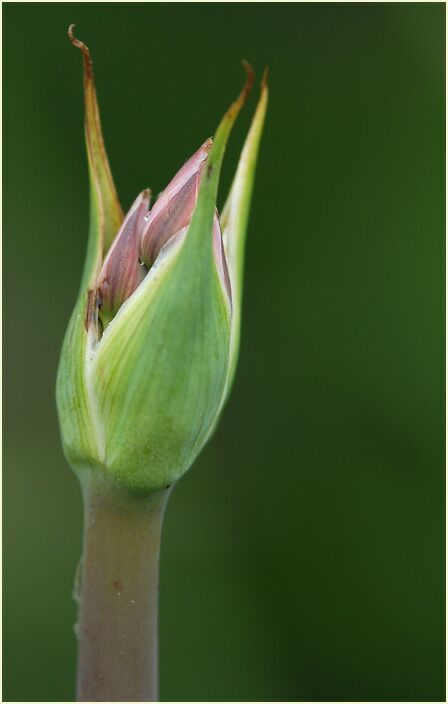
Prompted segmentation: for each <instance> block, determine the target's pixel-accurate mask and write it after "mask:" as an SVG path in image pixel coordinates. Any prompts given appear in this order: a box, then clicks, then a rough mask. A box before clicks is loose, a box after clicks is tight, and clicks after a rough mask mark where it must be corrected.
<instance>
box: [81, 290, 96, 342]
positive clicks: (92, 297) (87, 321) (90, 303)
mask: <svg viewBox="0 0 448 704" xmlns="http://www.w3.org/2000/svg"><path fill="white" fill-rule="evenodd" d="M96 305H97V291H96V289H90V290H89V291H87V301H86V314H85V316H84V327H85V329H86V331H87V332H88V331H89V327H90V325H91V324H92V323H94V322H95V308H96Z"/></svg>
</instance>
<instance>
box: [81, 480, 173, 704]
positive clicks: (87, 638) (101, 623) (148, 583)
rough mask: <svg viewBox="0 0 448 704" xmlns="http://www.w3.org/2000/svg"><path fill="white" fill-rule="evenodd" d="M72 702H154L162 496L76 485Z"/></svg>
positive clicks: (90, 483) (93, 483)
mask: <svg viewBox="0 0 448 704" xmlns="http://www.w3.org/2000/svg"><path fill="white" fill-rule="evenodd" d="M83 495H84V546H83V556H82V582H81V593H80V613H79V626H78V628H79V652H78V673H77V701H100V702H103V701H111V702H115V701H129V702H138V701H157V698H158V615H157V611H158V582H159V552H160V536H161V530H162V522H163V514H164V510H165V506H166V502H167V499H168V495H169V491H167V490H165V491H158V492H152V493H151V494H146V495H145V496H141V495H134V494H130V493H129V492H127V491H126V490H118V489H116V488H112V487H110V486H108V485H105V484H104V483H103V482H98V480H96V481H93V480H92V479H89V480H87V481H85V483H84V485H83Z"/></svg>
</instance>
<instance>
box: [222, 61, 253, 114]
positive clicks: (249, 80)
mask: <svg viewBox="0 0 448 704" xmlns="http://www.w3.org/2000/svg"><path fill="white" fill-rule="evenodd" d="M241 63H242V65H243V67H244V70H245V71H246V83H245V84H244V86H243V90H242V91H241V93H240V94H239V96H238V98H237V99H236V100H235V102H234V103H232V105H231V106H230V108H229V109H228V110H227V113H226V115H227V118H228V119H230V120H234V119H235V118H236V116H237V115H238V113H239V111H240V110H241V108H242V107H243V105H244V103H245V102H246V99H247V96H248V95H249V93H250V90H251V88H252V86H253V84H254V69H253V68H252V66H251V64H250V63H249V62H248V61H246V59H243V60H242V61H241Z"/></svg>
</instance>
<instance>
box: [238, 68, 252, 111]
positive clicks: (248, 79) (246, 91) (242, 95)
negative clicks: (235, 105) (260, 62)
mask: <svg viewBox="0 0 448 704" xmlns="http://www.w3.org/2000/svg"><path fill="white" fill-rule="evenodd" d="M241 63H242V65H243V68H244V70H245V71H246V83H245V85H244V88H243V90H242V91H241V93H240V96H239V98H238V99H239V100H243V101H244V100H246V98H247V96H248V95H249V93H250V91H251V89H252V86H253V84H254V76H255V72H254V69H253V67H252V65H251V64H250V63H249V62H248V61H246V59H242V60H241Z"/></svg>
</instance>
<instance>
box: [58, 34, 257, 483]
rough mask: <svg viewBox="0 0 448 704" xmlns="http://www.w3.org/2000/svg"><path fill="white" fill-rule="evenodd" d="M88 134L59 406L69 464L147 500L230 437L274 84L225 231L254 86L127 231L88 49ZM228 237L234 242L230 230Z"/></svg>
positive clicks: (252, 135) (136, 210)
mask: <svg viewBox="0 0 448 704" xmlns="http://www.w3.org/2000/svg"><path fill="white" fill-rule="evenodd" d="M69 35H70V38H71V41H72V43H73V44H74V45H75V46H77V47H79V48H80V49H81V50H82V52H83V56H84V92H85V106H86V119H85V132H86V144H87V155H88V163H89V176H90V185H91V216H90V232H89V243H88V249H87V258H86V264H85V269H84V275H83V279H82V283H81V289H80V293H79V297H78V301H77V303H76V306H75V310H74V312H73V314H72V317H71V320H70V323H69V326H68V330H67V333H66V336H65V340H64V344H63V349H62V354H61V360H60V365H59V371H58V378H57V404H58V413H59V421H60V426H61V434H62V441H63V446H64V450H65V454H66V457H67V459H68V461H69V463H70V464H71V465H72V467H73V468H74V469H75V471H77V472H78V473H79V474H81V475H82V473H83V472H86V471H95V472H98V473H102V474H103V475H104V476H107V477H109V478H110V479H111V480H112V481H114V482H115V483H117V484H121V485H123V486H126V487H128V488H130V489H138V490H144V491H150V490H156V489H161V488H164V487H166V486H168V485H170V484H172V483H173V482H175V481H176V480H177V479H179V478H180V477H181V476H182V475H183V474H184V473H185V472H186V471H187V470H188V468H189V467H190V466H191V464H192V463H193V461H194V460H195V458H196V456H197V455H198V453H199V452H200V450H201V449H202V447H203V446H204V444H205V442H206V441H207V439H208V438H209V436H210V434H211V432H212V431H213V428H214V427H215V425H216V422H217V419H218V416H219V413H220V411H221V409H222V406H223V404H224V401H225V398H226V396H227V394H228V390H229V388H230V384H231V381H232V378H233V375H234V370H235V365H236V357H237V350H238V341H239V327H240V317H241V291H242V269H243V250H244V239H245V233H246V227H247V220H248V213H249V203H250V197H251V192H252V184H253V178H254V171H255V162H256V156H257V151H258V146H259V142H260V137H261V132H262V126H263V121H264V116H265V112H266V106H267V87H266V81H265V80H263V82H262V90H261V96H260V101H259V104H258V107H257V110H256V113H255V116H254V120H253V122H252V126H251V128H250V131H249V134H248V137H247V139H246V142H245V145H244V148H243V152H242V155H241V158H240V161H239V165H238V168H237V171H236V174H235V178H234V181H233V184H232V187H231V191H230V194H229V197H228V199H227V203H226V205H225V208H224V211H223V217H222V219H221V223H220V220H219V217H218V213H217V210H216V196H217V190H218V182H219V174H220V169H221V163H222V160H223V156H224V151H225V147H226V143H227V139H228V136H229V134H230V131H231V129H232V126H233V124H234V121H235V119H236V117H237V115H238V113H239V111H240V109H241V107H242V105H243V103H244V102H245V99H246V96H247V93H248V91H249V89H250V87H251V83H252V70H251V68H250V67H249V66H248V65H247V64H246V70H247V81H246V85H245V87H244V89H243V91H242V92H241V94H240V95H239V97H238V98H237V100H236V101H235V102H234V103H233V104H232V105H231V107H230V108H229V110H228V111H227V112H226V114H225V115H224V117H223V119H222V121H221V123H220V125H219V127H218V129H217V131H216V134H215V137H214V140H213V142H212V140H207V142H205V143H204V144H203V145H202V147H201V148H200V149H199V150H198V151H197V152H196V153H195V154H194V155H193V157H191V159H190V160H189V161H187V162H186V164H185V165H184V166H183V167H182V168H181V169H180V171H179V172H178V173H177V174H176V176H175V177H174V178H173V180H172V181H171V182H170V184H169V185H168V186H167V188H166V189H165V191H164V192H163V193H162V194H161V195H160V196H159V198H158V200H157V201H156V203H155V204H154V206H153V207H152V209H151V210H149V211H148V205H149V192H148V191H143V193H142V194H141V195H140V196H139V197H138V198H137V200H136V201H135V202H134V204H133V206H132V207H131V209H130V211H129V213H128V215H127V216H126V218H125V219H124V221H123V213H122V209H121V206H120V204H119V201H118V197H117V194H116V190H115V187H114V184H113V180H112V176H111V172H110V168H109V164H108V160H107V155H106V151H105V148H104V143H103V139H102V133H101V125H100V120H99V112H98V106H97V101H96V93H95V87H94V81H93V71H92V62H91V58H90V53H89V50H88V49H87V47H86V46H85V45H84V44H83V43H82V42H79V41H78V40H77V39H76V38H75V37H74V36H73V27H71V28H70V30H69ZM221 229H222V232H221Z"/></svg>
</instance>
